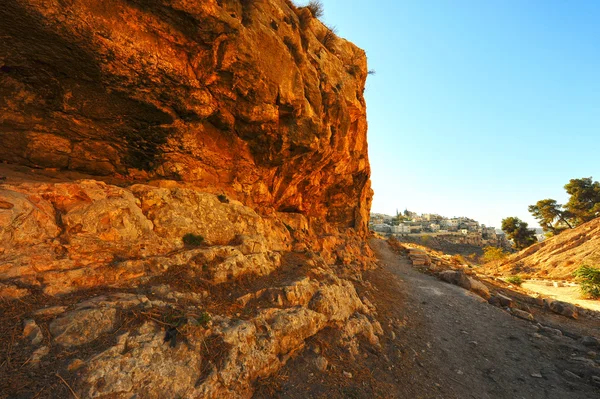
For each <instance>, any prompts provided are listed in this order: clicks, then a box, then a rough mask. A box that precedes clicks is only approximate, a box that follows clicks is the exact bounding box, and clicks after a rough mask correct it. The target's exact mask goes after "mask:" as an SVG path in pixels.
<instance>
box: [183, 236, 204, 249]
mask: <svg viewBox="0 0 600 399" xmlns="http://www.w3.org/2000/svg"><path fill="white" fill-rule="evenodd" d="M203 242H204V237H202V236H201V235H198V234H193V233H187V234H186V235H184V236H183V243H184V244H185V246H187V247H199V246H200V245H202V243H203Z"/></svg>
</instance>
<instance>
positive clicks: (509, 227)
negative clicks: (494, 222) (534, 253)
mask: <svg viewBox="0 0 600 399" xmlns="http://www.w3.org/2000/svg"><path fill="white" fill-rule="evenodd" d="M502 231H504V232H505V233H506V235H507V236H508V238H510V239H511V240H513V241H514V243H515V248H517V249H523V248H527V247H529V246H530V245H533V244H535V243H536V242H537V239H536V238H535V231H533V230H529V228H528V225H527V223H526V222H524V221H522V220H521V219H519V218H517V217H508V218H506V219H502Z"/></svg>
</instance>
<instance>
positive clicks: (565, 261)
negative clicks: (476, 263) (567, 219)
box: [484, 218, 600, 279]
mask: <svg viewBox="0 0 600 399" xmlns="http://www.w3.org/2000/svg"><path fill="white" fill-rule="evenodd" d="M582 264H588V265H590V266H594V265H596V266H598V265H600V218H597V219H594V220H592V221H590V222H588V223H585V224H583V225H581V226H578V227H576V228H574V229H571V230H566V231H564V232H563V233H561V234H559V235H558V236H555V237H551V238H549V239H547V240H545V241H543V242H541V243H538V244H535V245H532V246H531V247H529V248H526V249H524V250H522V251H520V252H518V253H516V254H513V255H511V256H509V257H508V258H507V259H506V260H504V261H503V262H501V263H500V265H499V266H495V265H486V266H484V269H486V270H487V272H488V273H490V274H491V273H502V274H522V275H526V276H535V277H542V278H554V279H571V278H572V274H573V272H574V271H575V270H576V269H577V268H578V267H579V266H581V265H582Z"/></svg>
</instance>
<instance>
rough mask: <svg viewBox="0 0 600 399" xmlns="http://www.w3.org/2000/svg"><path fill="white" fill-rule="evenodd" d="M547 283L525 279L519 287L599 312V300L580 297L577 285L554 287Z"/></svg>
mask: <svg viewBox="0 0 600 399" xmlns="http://www.w3.org/2000/svg"><path fill="white" fill-rule="evenodd" d="M548 284H551V283H548V282H545V281H536V280H527V281H525V282H523V284H521V288H524V289H526V290H528V291H532V292H535V293H537V294H541V295H542V296H544V297H546V298H552V299H556V300H559V301H564V302H570V303H573V304H575V305H579V306H581V307H582V308H586V309H591V310H595V311H597V312H600V300H591V299H583V298H581V291H580V290H579V286H566V287H555V286H554V285H548Z"/></svg>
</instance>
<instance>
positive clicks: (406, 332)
mask: <svg viewBox="0 0 600 399" xmlns="http://www.w3.org/2000/svg"><path fill="white" fill-rule="evenodd" d="M371 247H372V248H373V249H374V250H375V252H376V254H377V257H378V258H379V265H380V268H379V269H378V270H375V271H373V272H368V273H365V284H366V285H367V286H370V288H371V290H372V292H373V296H372V298H370V299H371V301H372V302H373V303H374V304H375V305H376V306H377V309H378V320H379V321H380V322H381V324H382V326H383V328H384V337H382V339H381V347H380V348H373V347H369V346H368V345H361V350H362V351H363V353H364V356H362V355H360V356H358V357H354V358H352V357H350V356H348V355H347V354H344V353H342V352H340V351H336V350H334V349H333V348H330V349H329V350H325V351H322V352H321V354H322V355H323V356H325V357H326V358H327V359H328V360H329V367H328V369H327V370H326V371H319V370H317V369H316V368H315V367H314V366H313V365H312V363H311V362H310V360H309V359H310V358H311V356H312V354H311V353H310V349H309V348H310V347H311V344H310V343H309V345H308V347H307V350H305V351H304V352H303V353H302V354H301V355H300V356H298V357H297V358H295V359H293V360H291V361H290V362H289V363H288V365H287V366H286V367H285V368H284V370H282V372H281V373H280V375H279V376H278V377H274V378H272V379H270V380H267V381H263V382H262V383H261V384H259V386H258V390H257V393H256V395H255V397H256V398H267V397H274V398H348V397H351V398H410V399H413V398H460V399H463V398H475V399H502V398H506V399H520V398H523V399H537V398H540V399H542V398H548V399H550V398H552V399H554V398H557V399H562V398H565V399H570V398H573V399H575V398H590V399H591V398H594V399H598V398H599V397H600V394H599V393H600V364H599V362H600V357H598V352H600V348H595V349H590V348H589V347H586V346H583V345H582V344H581V343H580V342H579V340H578V337H576V338H575V339H573V338H569V337H566V336H563V335H562V334H560V333H559V332H558V333H557V331H556V330H554V331H552V330H543V329H540V327H539V326H538V325H537V323H532V322H529V321H525V320H521V319H518V318H515V317H514V316H512V315H511V314H509V313H507V312H506V311H504V310H502V309H500V308H497V307H494V306H491V305H489V304H488V303H487V302H485V301H483V300H482V299H481V298H479V297H477V296H475V295H473V294H471V293H469V292H467V291H465V290H463V289H461V288H459V287H457V286H453V285H450V284H446V283H444V282H441V281H439V280H438V279H436V278H435V277H432V276H429V275H426V274H422V273H420V272H418V271H416V270H415V269H413V268H412V267H411V266H410V264H409V262H408V260H407V259H406V258H404V257H402V256H399V255H397V254H395V253H393V252H392V251H391V250H390V248H389V246H388V244H387V243H386V242H385V241H382V240H377V239H374V240H371ZM599 327H600V326H599ZM570 328H571V330H572V329H573V326H572V324H571V325H570ZM597 335H598V336H600V330H598V334H597ZM315 339H317V340H326V339H327V337H326V336H320V337H316V338H315ZM344 372H347V373H348V372H349V373H350V374H351V375H352V377H347V375H348V374H346V377H345V376H344ZM594 377H596V378H598V381H596V380H595V379H594ZM265 387H268V388H269V389H265Z"/></svg>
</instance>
